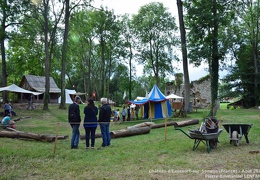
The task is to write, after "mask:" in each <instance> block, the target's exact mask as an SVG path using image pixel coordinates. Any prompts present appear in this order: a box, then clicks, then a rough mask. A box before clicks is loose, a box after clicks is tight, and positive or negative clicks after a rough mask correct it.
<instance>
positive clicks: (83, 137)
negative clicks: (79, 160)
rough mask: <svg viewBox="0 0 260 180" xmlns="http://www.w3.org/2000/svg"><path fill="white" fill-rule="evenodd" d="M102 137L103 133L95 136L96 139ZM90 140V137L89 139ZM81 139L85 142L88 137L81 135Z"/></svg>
mask: <svg viewBox="0 0 260 180" xmlns="http://www.w3.org/2000/svg"><path fill="white" fill-rule="evenodd" d="M101 137H102V134H101V133H96V134H95V138H101ZM89 138H90V137H89ZM80 139H81V140H83V139H86V135H85V134H84V135H80Z"/></svg>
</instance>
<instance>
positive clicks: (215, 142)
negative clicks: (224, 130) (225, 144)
mask: <svg viewBox="0 0 260 180" xmlns="http://www.w3.org/2000/svg"><path fill="white" fill-rule="evenodd" d="M217 145H218V140H217V139H212V140H209V147H210V148H211V149H215V148H217Z"/></svg>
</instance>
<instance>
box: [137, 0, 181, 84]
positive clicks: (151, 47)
mask: <svg viewBox="0 0 260 180" xmlns="http://www.w3.org/2000/svg"><path fill="white" fill-rule="evenodd" d="M174 22H175V19H174V18H173V17H172V16H171V14H170V13H169V12H167V9H166V8H165V7H164V6H163V4H162V3H150V4H147V5H145V6H142V7H141V8H140V10H139V12H138V14H137V15H134V16H133V25H134V33H135V35H136V38H137V40H138V42H137V43H138V49H137V51H138V60H139V62H140V63H141V64H143V65H144V70H145V71H146V72H147V73H148V74H154V76H155V79H156V84H157V85H158V84H159V77H160V76H161V77H165V76H166V75H167V74H168V73H172V72H173V68H172V60H173V56H172V47H173V45H174V44H175V38H174V32H175V30H176V29H177V27H176V25H175V23H174Z"/></svg>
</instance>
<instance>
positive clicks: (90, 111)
mask: <svg viewBox="0 0 260 180" xmlns="http://www.w3.org/2000/svg"><path fill="white" fill-rule="evenodd" d="M87 103H88V104H87V106H86V107H85V108H84V114H85V118H84V128H85V133H86V149H89V138H90V135H91V148H92V149H94V147H95V134H96V129H97V126H98V123H97V114H98V108H97V107H96V106H95V104H94V101H93V99H91V98H90V99H88V101H87Z"/></svg>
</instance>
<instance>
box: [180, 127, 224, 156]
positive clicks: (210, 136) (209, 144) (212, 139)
mask: <svg viewBox="0 0 260 180" xmlns="http://www.w3.org/2000/svg"><path fill="white" fill-rule="evenodd" d="M175 130H180V131H181V132H183V134H185V135H186V136H188V137H189V138H190V139H194V145H193V151H195V150H196V149H197V147H198V146H199V144H200V142H203V144H205V145H206V148H207V152H208V153H209V152H210V151H211V149H214V148H216V147H217V144H218V142H219V141H218V136H219V135H220V133H221V132H222V131H223V129H218V131H217V132H215V133H206V132H201V131H199V130H189V134H188V133H186V132H185V131H183V130H182V129H180V128H175Z"/></svg>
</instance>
